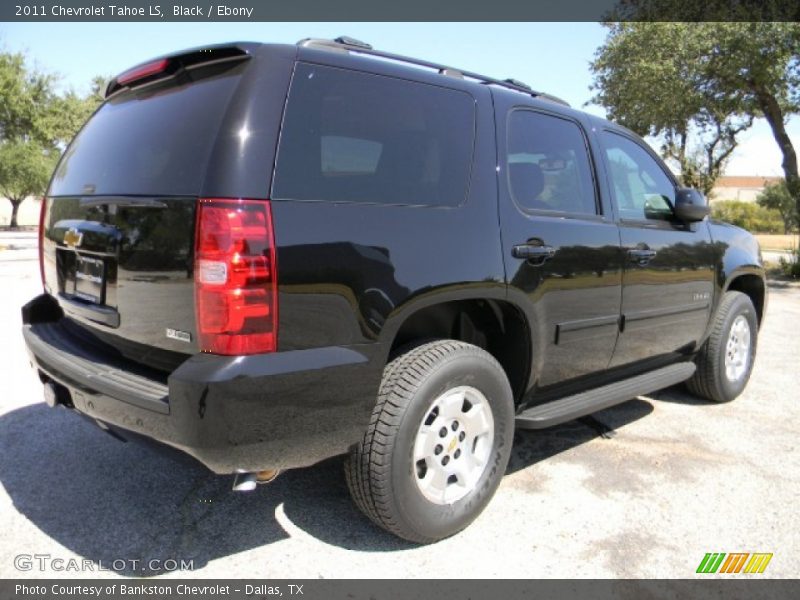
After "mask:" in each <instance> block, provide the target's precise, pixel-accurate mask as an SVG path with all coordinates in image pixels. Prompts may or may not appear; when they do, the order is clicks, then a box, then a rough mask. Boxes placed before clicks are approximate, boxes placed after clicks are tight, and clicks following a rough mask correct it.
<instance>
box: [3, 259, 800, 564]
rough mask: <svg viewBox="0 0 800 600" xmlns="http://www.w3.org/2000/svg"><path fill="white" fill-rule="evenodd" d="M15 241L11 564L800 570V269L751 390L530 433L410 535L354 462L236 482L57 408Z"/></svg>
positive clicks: (659, 397) (6, 450)
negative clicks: (349, 485)
mask: <svg viewBox="0 0 800 600" xmlns="http://www.w3.org/2000/svg"><path fill="white" fill-rule="evenodd" d="M5 256H6V253H5V252H0V289H2V293H0V315H2V318H0V382H2V392H0V485H1V486H2V489H0V515H2V526H1V527H0V577H3V578H11V577H37V578H45V577H62V576H65V577H93V576H100V577H117V576H119V575H123V576H159V575H160V574H162V573H164V570H163V568H160V565H164V561H166V560H168V559H174V560H176V561H191V562H192V564H193V569H192V570H187V571H182V572H177V573H172V574H171V575H173V576H179V577H227V578H236V577H259V578H267V577H286V578H299V577H312V578H316V577H355V578H364V577H367V578H382V577H433V578H439V577H453V578H463V577H488V578H494V577H510V578H536V577H566V578H572V577H654V578H663V577H668V578H669V577H676V578H686V577H694V576H695V570H696V568H697V566H698V564H699V563H700V561H701V559H702V558H703V556H704V555H705V553H707V552H742V551H744V552H770V553H773V554H774V557H773V559H772V561H771V563H770V564H769V567H768V568H767V570H766V572H765V573H764V575H761V576H759V577H788V578H794V577H796V576H797V572H798V568H800V543H798V535H797V531H798V530H799V529H800V516H799V515H800V512H798V510H797V506H798V501H800V492H799V491H800V453H799V452H798V435H797V423H798V422H800V405H798V402H797V390H798V389H800V374H799V372H798V368H797V366H798V364H800V289H799V288H798V287H797V285H795V284H779V285H776V286H774V287H772V288H771V290H770V291H771V298H770V303H769V313H768V315H767V319H766V322H765V325H764V328H763V330H762V333H761V337H760V342H759V343H760V347H759V356H758V359H757V362H756V366H755V371H754V373H753V377H752V380H751V382H750V385H749V386H748V388H747V390H746V391H745V393H744V394H743V395H742V396H741V397H740V398H739V399H737V400H736V401H735V402H733V403H730V404H724V405H717V404H712V403H708V402H705V401H701V400H698V399H696V398H694V397H692V396H690V395H688V394H687V393H686V392H685V391H684V390H683V389H682V388H671V389H669V390H665V391H661V392H659V393H657V394H654V395H651V396H649V397H642V398H638V399H635V400H631V401H630V402H627V403H625V404H623V405H621V406H618V407H615V408H612V409H609V410H606V411H603V412H602V413H600V414H598V415H597V418H598V419H599V420H600V421H601V422H603V423H605V424H606V425H608V426H610V427H613V428H614V429H615V430H616V432H617V435H616V436H615V437H613V438H612V439H604V438H603V437H601V436H600V435H598V433H597V431H596V430H595V429H593V428H592V427H591V422H571V423H568V424H565V425H562V426H559V427H556V428H554V429H552V430H549V431H545V432H539V433H537V432H521V433H519V434H518V435H517V436H516V440H515V446H514V451H513V455H512V460H511V464H510V467H509V469H508V473H507V475H506V477H505V478H504V480H503V482H502V484H501V486H500V489H499V491H498V493H497V496H496V497H495V498H494V500H493V501H492V503H491V504H490V505H489V507H488V509H487V510H486V512H485V513H484V514H483V515H481V516H480V517H479V518H478V520H477V521H476V522H475V523H474V524H473V525H472V526H471V527H469V528H468V529H467V530H466V531H465V532H463V533H461V534H459V535H456V536H454V537H453V538H451V539H448V540H445V541H443V542H440V543H438V544H434V545H431V546H414V545H412V544H408V543H405V542H402V541H400V540H398V539H396V538H394V537H392V536H390V535H388V534H386V533H385V532H383V531H382V530H380V529H378V528H376V527H374V526H372V525H371V524H370V522H369V521H368V520H367V519H366V518H365V517H363V516H362V515H361V514H360V513H358V511H357V510H356V509H355V508H354V506H353V504H352V503H351V501H350V499H349V497H348V495H347V490H346V488H345V485H344V481H343V476H342V470H341V461H340V460H339V459H333V460H329V461H326V462H324V463H322V464H319V465H316V466H314V467H311V468H308V469H302V470H296V471H292V472H289V473H285V474H283V475H282V476H281V477H279V478H278V480H277V481H276V482H275V483H274V484H272V485H270V486H266V487H261V488H259V489H258V490H257V491H255V492H252V493H249V494H238V495H237V494H233V493H231V492H230V491H229V490H230V485H231V481H230V479H229V478H220V477H215V476H213V475H211V474H209V473H208V472H207V471H205V470H204V469H203V468H201V467H199V466H197V465H194V464H186V463H184V462H183V461H180V460H176V459H173V458H170V457H165V456H162V455H157V454H155V453H153V452H151V451H150V450H148V449H145V448H142V447H139V446H136V445H133V444H124V443H120V442H118V441H116V440H114V439H112V438H111V437H110V436H108V435H107V434H105V433H103V432H102V431H100V430H99V429H98V428H97V427H95V426H94V425H92V424H90V423H87V422H85V421H84V420H82V419H80V418H78V417H76V416H75V415H73V414H70V413H69V412H68V411H66V410H64V409H49V408H47V407H46V406H45V404H44V403H43V402H42V391H41V384H40V383H39V381H38V379H37V377H36V375H35V373H34V372H33V371H32V370H31V369H30V367H29V365H28V361H27V357H26V355H25V351H24V348H23V343H22V338H21V335H20V332H19V329H20V316H19V307H20V306H21V305H22V304H23V303H24V302H25V301H27V300H28V299H29V298H31V297H32V296H33V295H35V294H37V293H38V292H39V290H40V283H39V273H38V265H37V264H36V262H35V260H20V261H8V260H5ZM33 554H40V555H47V556H50V557H51V559H52V558H60V559H63V560H64V561H69V560H70V559H74V561H76V562H75V563H74V564H76V565H78V566H79V567H80V568H79V570H77V571H64V570H61V571H59V570H55V569H54V567H53V562H52V560H51V561H50V562H49V563H46V564H45V567H44V569H41V568H39V566H38V565H36V564H34V565H33V567H32V568H31V569H30V570H24V571H21V570H20V564H22V565H23V566H24V565H25V564H26V563H25V562H24V561H23V562H22V563H20V559H19V557H20V556H21V555H23V556H24V555H33ZM84 561H85V562H84ZM119 561H121V562H119ZM132 561H137V562H132ZM152 561H161V562H152ZM61 564H62V569H63V564H70V563H67V562H65V563H61ZM171 564H172V563H169V565H170V566H171ZM101 568H102V569H105V570H99V569H101Z"/></svg>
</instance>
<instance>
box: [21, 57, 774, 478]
mask: <svg viewBox="0 0 800 600" xmlns="http://www.w3.org/2000/svg"><path fill="white" fill-rule="evenodd" d="M250 51H251V52H252V54H253V59H252V60H251V61H249V64H247V65H246V66H245V67H240V68H241V69H242V72H243V74H242V82H241V83H240V84H239V87H238V88H237V90H236V92H235V93H234V96H233V98H232V100H231V102H230V104H229V107H228V111H227V113H226V115H225V116H224V117H223V120H222V125H221V127H220V132H219V135H218V136H217V141H216V143H215V145H214V148H213V149H212V152H211V158H210V160H209V163H208V164H209V167H208V169H207V173H206V174H205V177H204V179H203V182H202V186H201V188H200V189H198V190H197V195H198V196H200V197H242V198H256V199H267V198H269V197H270V196H271V193H270V190H271V182H272V176H273V174H272V172H271V169H270V166H271V165H274V164H275V156H276V143H275V140H277V139H278V136H279V133H280V123H281V115H282V114H283V110H284V103H285V102H286V94H287V91H288V89H289V85H290V81H291V76H292V70H293V66H294V64H295V61H303V62H306V63H315V64H322V65H328V66H334V67H340V68H346V69H353V70H358V71H361V72H365V73H374V74H380V75H383V76H390V77H396V78H399V79H404V80H409V81H417V82H423V83H427V84H430V85H437V86H444V87H449V88H452V89H457V90H461V91H464V92H466V93H468V94H470V95H471V97H472V98H474V101H475V106H476V126H475V146H474V156H473V163H472V172H471V176H470V184H469V191H468V197H467V199H466V201H465V202H464V203H463V204H461V205H460V206H455V207H429V206H399V205H381V204H355V203H331V202H315V201H291V200H282V199H278V200H275V199H273V200H272V201H271V203H272V215H273V223H274V229H275V238H276V245H277V263H278V273H279V307H280V309H279V336H278V350H279V351H278V352H276V353H273V354H266V355H256V356H247V357H221V356H214V355H208V354H199V353H197V350H198V348H197V346H196V344H195V343H194V342H193V343H192V344H190V345H188V346H187V345H186V344H185V343H183V342H180V341H175V340H169V339H166V338H163V337H162V336H160V335H159V336H158V339H155V335H156V334H158V332H160V331H163V328H164V327H174V328H176V329H181V330H182V331H186V332H189V333H190V334H192V336H193V338H194V337H195V336H194V333H195V330H194V322H193V319H194V313H193V310H194V309H193V297H192V239H191V235H192V231H193V226H194V217H193V215H194V212H193V211H194V197H188V198H176V197H163V198H160V197H150V198H144V199H142V198H139V199H138V200H134V201H131V202H130V205H129V206H126V203H125V200H124V197H122V196H108V197H107V198H97V197H93V196H91V195H87V196H74V197H72V198H70V199H69V200H67V199H66V198H58V201H59V204H62V203H63V206H64V207H65V210H66V207H68V206H71V207H73V208H72V210H66V213H65V214H64V220H63V221H59V220H56V221H51V222H50V223H49V224H48V228H47V235H46V237H45V247H44V250H45V258H46V260H45V264H46V273H47V275H46V276H47V283H48V286H49V290H48V291H49V292H50V293H52V294H54V295H57V291H58V290H57V288H56V287H54V283H53V282H55V281H57V280H58V277H59V274H58V272H57V269H56V265H55V262H54V260H55V258H54V257H56V256H58V254H59V253H58V251H57V248H58V247H63V233H64V231H65V228H68V225H69V226H73V225H75V224H76V220H77V221H78V223H77V224H78V226H79V227H80V229H81V230H86V231H87V242H90V245H89V246H87V247H86V251H87V252H90V253H96V254H97V255H98V256H112V255H113V256H118V258H119V268H118V269H117V271H116V273H115V276H114V278H113V280H112V282H115V285H116V286H119V285H124V286H127V287H128V289H130V287H132V286H134V287H135V286H136V284H137V283H142V284H143V285H142V286H141V287H142V290H141V294H139V295H132V296H131V298H130V299H126V300H125V301H124V302H126V303H128V306H126V307H124V310H121V311H120V312H121V313H122V314H123V317H122V320H121V324H120V326H119V327H118V328H109V327H107V326H104V325H98V324H97V321H98V320H99V319H92V318H90V317H91V315H89V318H87V316H86V314H85V313H83V314H78V313H76V312H74V310H73V311H72V312H70V310H71V307H70V305H69V303H67V302H63V301H62V303H61V310H65V311H66V312H67V314H68V315H69V317H70V318H71V319H74V320H75V321H76V322H78V323H80V324H81V325H82V326H83V327H85V329H86V330H87V331H89V332H90V333H91V334H92V335H95V336H97V338H98V339H99V341H100V342H101V343H104V344H108V345H109V347H110V348H113V351H114V352H119V353H120V355H121V357H122V359H121V360H123V361H129V362H130V364H131V367H132V368H133V367H134V366H135V365H139V364H145V365H148V366H149V367H153V368H156V369H160V370H161V371H162V372H163V375H164V377H165V379H166V381H167V383H168V387H169V409H168V413H169V414H166V415H165V414H160V413H157V412H154V411H148V410H146V409H143V408H140V407H137V406H132V405H131V404H129V403H125V402H121V401H119V400H117V399H115V398H111V397H109V396H106V395H104V394H101V393H98V392H97V391H96V390H92V389H90V388H87V387H85V386H80V385H76V382H74V381H68V380H65V378H64V377H63V375H62V374H60V373H59V372H58V371H57V370H54V369H52V368H48V365H47V364H46V363H45V362H43V361H42V360H41V357H40V356H37V355H36V354H35V353H31V359H32V361H33V362H35V363H36V365H37V367H38V368H39V370H40V371H41V372H42V376H43V378H44V379H49V380H53V381H56V382H60V383H62V384H65V385H66V386H67V387H68V388H69V389H70V391H71V393H72V397H73V399H74V404H75V408H76V409H78V410H79V411H80V412H82V413H84V414H86V415H89V416H91V417H92V418H95V419H98V420H100V421H102V422H104V423H108V424H110V425H113V426H118V427H121V428H122V429H125V430H130V431H133V432H136V433H140V434H143V435H145V436H149V437H152V438H154V439H156V440H159V441H162V442H165V443H167V444H170V445H173V446H175V447H178V448H180V449H182V450H184V451H186V452H188V453H190V454H192V455H193V456H195V457H197V458H198V459H199V460H201V461H202V462H203V463H204V464H206V465H207V466H208V467H209V468H211V469H212V470H214V471H215V472H218V473H230V472H234V471H236V470H260V469H267V468H288V467H297V466H304V465H308V464H312V463H314V462H317V461H319V460H322V459H324V458H326V457H329V456H332V455H335V454H339V453H342V452H345V451H346V450H347V448H348V447H349V446H350V445H352V444H353V443H355V442H357V441H358V439H359V438H360V436H361V434H362V433H363V431H364V429H365V427H366V425H367V422H368V420H369V415H370V413H371V410H372V407H373V406H374V404H375V398H376V394H377V390H378V386H379V384H380V380H381V376H382V373H383V367H384V365H385V364H386V361H387V359H388V357H389V356H390V353H391V352H392V351H393V350H394V349H396V347H397V346H398V345H399V340H400V338H401V337H402V334H401V333H400V332H401V331H402V330H403V328H404V327H406V326H407V325H408V323H410V322H412V321H413V319H414V318H415V316H416V315H420V314H422V313H423V311H426V310H430V309H431V308H432V307H437V306H441V305H443V304H445V303H457V302H464V301H474V302H480V303H488V304H489V305H490V306H491V309H492V310H493V311H494V312H495V313H497V314H500V312H501V311H503V310H507V309H508V310H511V311H513V312H515V313H516V314H517V315H518V316H519V320H518V321H513V323H514V327H515V328H517V329H518V330H514V331H505V333H506V334H507V335H508V336H509V339H510V340H514V343H513V344H511V345H512V346H513V347H512V348H510V349H509V350H508V353H509V354H510V356H508V357H506V360H507V361H508V364H512V363H513V364H514V365H515V368H517V369H519V370H520V371H521V372H523V376H522V377H521V379H520V382H518V384H517V385H516V386H515V388H516V390H515V391H516V395H517V401H518V404H519V406H520V407H524V406H527V405H530V404H536V403H540V402H544V401H547V400H548V399H551V398H553V397H557V396H559V395H563V394H566V393H572V392H573V391H574V390H577V389H589V388H591V387H593V386H595V385H599V384H600V383H601V382H605V381H606V380H609V379H619V378H623V377H626V376H629V375H630V374H632V373H639V372H642V371H644V370H647V369H649V368H652V367H653V366H654V365H656V364H665V363H669V362H675V361H680V360H687V359H688V358H689V357H690V356H691V353H692V352H693V351H695V350H696V349H697V348H698V347H699V345H700V344H702V342H703V340H704V339H705V337H706V336H707V335H708V325H709V322H710V317H711V315H712V314H713V309H714V307H715V306H716V303H717V302H718V301H719V298H720V296H721V293H722V292H723V291H724V290H725V289H727V288H728V287H729V286H731V282H732V281H733V280H734V279H735V278H736V277H739V276H743V275H744V276H748V277H755V278H757V279H759V280H760V281H762V289H763V267H762V265H761V261H760V258H759V256H758V249H757V246H755V245H754V242H752V237H751V236H749V234H746V232H742V231H741V230H737V229H735V228H732V227H730V226H723V225H717V224H711V223H709V222H708V221H704V222H700V223H695V224H691V225H687V224H683V223H678V222H674V221H673V222H659V223H657V224H655V225H653V224H628V223H621V222H620V220H619V218H618V215H617V214H616V210H615V205H614V202H613V199H612V197H611V193H610V188H609V183H608V176H607V173H606V166H605V164H604V159H603V157H602V151H601V149H600V146H599V142H598V140H597V131H598V130H599V129H602V128H613V129H615V130H617V131H621V129H620V128H618V127H616V126H614V125H611V124H609V123H607V122H606V121H603V120H601V119H598V118H596V117H590V116H588V115H586V114H585V113H582V112H580V111H577V110H574V109H570V108H568V107H564V106H561V105H558V104H555V103H553V102H549V101H546V100H542V99H537V98H533V97H530V96H527V95H524V94H519V93H516V92H511V91H508V90H503V89H493V88H490V87H489V86H484V85H479V84H476V83H474V82H470V81H466V80H462V79H458V78H452V77H446V76H443V75H440V74H437V73H434V72H427V71H424V70H420V69H413V68H409V67H406V66H402V65H399V64H394V63H389V62H384V61H375V60H371V59H368V58H364V57H359V56H351V55H347V54H346V53H337V52H327V51H321V50H317V49H312V48H296V47H287V46H272V45H264V46H260V47H252V48H251V49H250ZM289 101H291V99H289ZM512 109H525V110H537V111H544V112H548V113H552V114H556V115H561V116H563V117H566V118H568V119H571V120H574V121H575V122H576V123H578V124H579V125H580V127H581V128H582V131H583V132H584V134H585V136H586V140H587V144H588V147H589V150H590V153H591V156H592V161H593V164H594V168H595V184H596V189H597V194H598V199H599V202H600V208H601V211H600V212H601V214H600V215H598V216H597V217H591V218H568V217H565V216H564V215H546V214H540V215H527V214H523V213H521V212H520V211H519V210H517V208H516V207H515V206H514V204H513V202H512V201H511V200H510V198H509V191H508V183H507V178H506V174H505V172H504V169H503V168H502V165H503V164H504V162H503V153H504V148H505V142H504V136H505V130H504V122H505V118H506V114H507V112H508V111H509V110H512ZM243 128H244V129H246V130H247V131H248V135H247V136H245V137H244V139H243V137H242V136H241V135H239V133H240V132H241V131H242V130H243ZM137 202H138V204H137ZM160 204H165V205H167V206H180V207H181V208H180V209H178V210H176V211H175V214H182V215H184V218H185V220H186V221H187V222H186V223H185V225H184V226H183V229H181V228H180V227H175V228H170V229H169V233H170V234H171V236H170V235H167V234H166V233H165V235H164V238H163V239H164V242H165V243H169V244H171V245H172V248H173V249H174V255H172V256H168V257H165V256H164V255H163V252H160V251H159V250H158V249H157V248H151V249H150V253H149V254H148V252H147V251H145V250H144V249H142V248H137V247H136V244H135V243H133V242H132V241H131V240H130V239H126V238H125V236H124V235H121V234H119V231H117V230H115V229H114V227H113V223H114V220H115V219H126V220H127V221H131V220H134V221H143V222H146V221H147V220H148V219H152V217H150V215H152V214H158V212H159V211H161V210H163V209H162V208H159V206H160ZM111 207H116V208H114V209H113V211H114V212H115V215H113V218H112V215H110V213H111V212H112V209H111ZM59 210H60V209H59ZM70 224H71V225H70ZM100 224H105V225H107V226H109V227H110V228H108V227H107V228H106V229H103V227H100V226H99V225H100ZM90 230H91V231H94V232H95V233H96V235H95V237H94V238H90V236H88V232H89V231H90ZM103 232H105V233H103ZM532 238H538V239H541V240H542V241H545V242H546V243H548V244H550V245H552V246H554V247H555V248H556V254H555V256H554V257H553V258H552V259H551V260H549V261H547V262H546V263H545V264H542V265H535V264H532V263H531V262H530V261H527V260H524V259H518V258H515V257H514V256H512V247H513V246H514V245H516V244H519V243H523V242H526V241H528V240H530V239H532ZM167 240H169V241H168V242H167ZM687 240H688V241H687ZM639 243H647V244H649V245H652V246H654V247H655V248H656V249H657V250H658V252H659V255H658V258H657V260H653V261H651V263H650V264H643V265H639V264H635V265H634V264H632V263H631V262H630V261H629V260H628V259H627V256H626V250H627V249H628V247H632V246H636V245H637V244H639ZM91 244H97V245H96V247H95V246H94V245H91ZM157 246H160V244H157ZM670 249H672V251H673V253H674V254H675V256H679V258H675V259H674V260H673V259H669V258H665V256H667V257H669V256H670V252H669V251H670ZM142 278H144V280H143V279H142ZM642 279H644V280H646V281H642ZM156 281H157V282H158V283H157V284H156ZM566 281H568V282H569V283H568V285H565V284H564V282H566ZM668 282H669V283H668ZM148 284H149V285H148ZM665 286H666V287H665ZM114 287H115V286H114V285H112V286H110V292H109V293H110V294H112V296H111V297H110V300H111V306H116V305H115V304H113V302H114V301H115V299H114V296H113V294H114ZM155 288H158V289H159V290H160V291H159V293H160V294H163V298H162V300H161V301H159V302H158V303H157V304H156V305H155V308H156V309H160V308H163V307H164V302H169V303H173V304H174V309H172V310H167V311H165V312H163V313H161V314H158V310H154V298H153V295H152V294H153V290H154V289H155ZM641 288H645V289H649V290H656V291H657V294H656V297H657V298H658V300H659V305H658V306H656V310H655V312H651V313H650V314H647V313H646V308H645V307H646V303H647V301H652V297H651V296H650V295H648V296H647V297H646V298H641V299H640V298H638V294H639V293H640V291H641ZM665 290H667V293H665ZM696 293H697V294H700V296H701V299H700V300H697V301H696V300H693V298H694V294H696ZM705 293H709V294H710V296H709V298H708V299H706V298H705V297H704V296H703V294H705ZM62 300H63V299H62ZM765 301H766V300H765V299H764V300H763V301H762V306H763V303H764V302H765ZM49 302H50V301H49V299H48V297H47V296H42V297H39V298H37V299H35V300H34V301H33V302H32V303H31V304H30V305H29V306H28V307H26V310H25V311H24V312H25V314H26V318H25V323H26V325H25V327H26V328H27V332H26V335H30V334H34V333H35V332H34V331H32V330H34V329H35V328H36V325H37V323H41V322H47V321H51V320H54V319H58V318H63V317H61V316H60V315H59V313H58V311H57V310H53V309H52V308H47V305H48V303H49ZM508 307H510V308H508ZM675 307H678V310H676V309H675ZM90 310H91V308H90ZM761 312H762V313H763V310H762V311H761ZM687 315H688V316H689V318H687ZM153 319H155V320H157V321H158V322H157V323H155V324H154V323H153ZM431 319H433V320H435V316H432V317H431ZM423 321H424V320H423ZM636 321H639V322H640V323H646V324H647V325H648V327H641V328H637V327H635V326H632V325H631V324H632V323H635V322H636ZM648 321H649V323H648ZM144 323H146V326H145V325H144ZM142 331H147V332H148V333H147V334H146V335H142Z"/></svg>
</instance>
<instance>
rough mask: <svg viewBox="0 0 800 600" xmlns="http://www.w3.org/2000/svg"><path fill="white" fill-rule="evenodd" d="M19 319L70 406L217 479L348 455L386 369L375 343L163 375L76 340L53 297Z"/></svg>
mask: <svg viewBox="0 0 800 600" xmlns="http://www.w3.org/2000/svg"><path fill="white" fill-rule="evenodd" d="M23 322H24V325H23V335H24V338H25V343H26V346H27V349H28V354H29V356H30V359H31V362H32V364H33V365H34V367H35V368H36V369H38V371H39V372H40V374H41V377H42V379H43V380H45V381H48V380H50V381H54V382H56V383H59V384H61V385H63V386H64V387H66V388H67V389H68V390H69V392H70V398H71V402H72V408H73V409H74V410H76V411H78V412H80V413H83V414H84V415H86V416H88V417H90V418H92V419H95V420H97V421H100V422H102V423H104V424H107V425H110V426H115V427H116V428H121V429H123V430H127V431H131V432H134V433H136V434H139V435H141V436H145V437H148V438H152V439H154V440H156V441H159V442H162V443H164V444H167V445H169V446H172V447H175V448H178V449H180V450H182V451H184V452H186V453H188V454H190V455H191V456H193V457H195V458H196V459H198V460H199V461H200V462H202V463H203V464H205V465H206V466H207V467H208V468H210V469H211V470H212V471H214V472H216V473H233V472H236V471H260V470H265V469H287V468H293V467H302V466H307V465H311V464H314V463H316V462H318V461H320V460H323V459H325V458H329V457H331V456H335V455H337V454H341V453H344V452H346V451H347V450H348V448H349V447H350V446H351V445H352V444H354V443H356V442H357V441H358V440H359V439H360V437H361V436H362V435H363V432H364V431H365V430H366V427H367V424H368V422H369V416H370V414H371V412H372V408H373V407H374V405H375V398H376V394H377V389H378V385H379V382H380V377H381V372H382V369H383V351H382V349H381V347H380V346H379V345H377V344H365V345H357V346H350V347H342V346H335V347H327V348H315V349H311V350H297V351H291V352H279V353H273V354H264V355H253V356H240V357H226V356H218V355H212V354H198V355H194V356H192V357H190V358H188V359H187V360H186V361H185V362H184V363H183V364H181V365H180V366H179V367H178V368H177V369H176V370H175V371H173V372H172V373H171V374H169V376H165V375H164V374H160V373H158V372H155V371H148V370H143V369H141V368H139V367H138V366H137V365H136V364H135V363H131V362H130V361H127V360H126V359H124V358H122V357H119V356H116V355H115V353H114V352H113V349H110V348H108V347H105V348H104V347H103V345H102V343H99V342H97V341H96V340H92V339H87V338H86V337H85V336H76V335H75V331H76V330H75V328H74V326H73V325H72V324H71V322H70V321H69V319H66V318H64V317H63V315H62V314H61V313H60V310H59V309H58V306H57V304H56V303H55V302H54V301H53V299H52V298H51V297H50V296H47V295H42V296H39V297H37V298H35V299H34V300H32V301H31V302H30V303H29V304H27V305H26V306H25V307H24V308H23ZM84 333H85V332H84Z"/></svg>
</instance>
